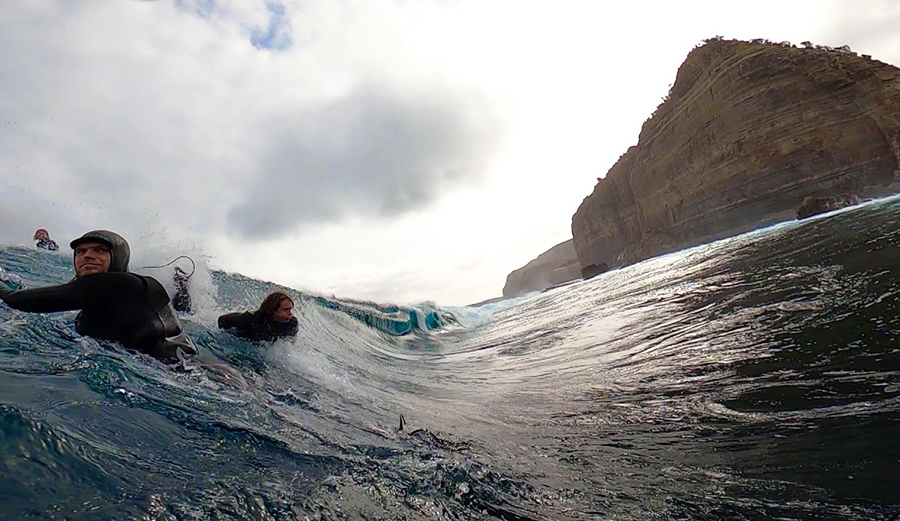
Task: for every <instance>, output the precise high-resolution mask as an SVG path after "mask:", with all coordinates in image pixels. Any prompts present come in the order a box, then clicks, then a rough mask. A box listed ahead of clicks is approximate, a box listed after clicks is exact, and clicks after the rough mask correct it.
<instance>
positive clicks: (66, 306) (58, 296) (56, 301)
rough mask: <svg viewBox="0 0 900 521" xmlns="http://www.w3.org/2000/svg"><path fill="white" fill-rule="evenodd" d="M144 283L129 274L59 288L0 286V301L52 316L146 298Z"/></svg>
mask: <svg viewBox="0 0 900 521" xmlns="http://www.w3.org/2000/svg"><path fill="white" fill-rule="evenodd" d="M146 293H147V289H146V285H145V283H144V280H143V279H141V278H140V277H137V276H135V275H132V274H130V273H95V274H93V275H87V276H85V277H81V278H78V279H75V280H73V281H72V282H69V283H68V284H60V285H58V286H47V287H44V288H34V289H23V290H19V291H11V290H9V289H7V288H5V287H4V286H2V285H0V299H2V300H3V302H6V305H8V306H9V307H11V308H13V309H18V310H19V311H28V312H32V313H53V312H57V311H71V310H74V309H82V308H85V307H88V306H90V305H92V304H98V303H107V302H109V301H110V300H120V301H121V300H134V299H139V298H142V297H143V296H144V295H146Z"/></svg>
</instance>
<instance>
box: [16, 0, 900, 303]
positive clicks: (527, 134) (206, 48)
mask: <svg viewBox="0 0 900 521" xmlns="http://www.w3.org/2000/svg"><path fill="white" fill-rule="evenodd" d="M896 27H900V2H897V1H895V0H884V1H879V0H853V1H852V2H851V1H844V0H809V1H792V0H779V1H769V0H759V1H756V2H752V3H746V2H743V3H739V4H738V3H734V2H722V1H702V0H693V1H692V0H683V1H681V2H670V1H659V2H652V1H644V2H641V1H634V2H614V3H613V2H596V1H588V0H583V1H569V0H554V1H552V2H550V1H527V0H525V1H522V0H508V1H507V0H504V1H501V0H418V1H415V2H413V1H408V0H311V1H308V0H120V1H116V2H110V1H109V0H13V1H7V2H2V3H0V243H3V244H27V243H29V242H30V238H31V235H32V233H33V232H34V230H35V229H36V228H38V227H46V228H48V229H49V230H50V232H51V235H52V236H53V237H54V238H56V239H57V240H58V241H59V242H60V243H61V244H62V243H63V242H68V241H69V240H71V239H72V238H74V237H76V236H78V235H80V234H81V233H83V232H85V231H87V230H90V229H97V228H104V229H111V230H115V231H117V232H119V233H121V234H122V235H124V236H125V237H126V238H127V239H128V240H129V242H130V243H131V245H132V250H133V251H134V252H135V254H136V256H137V257H138V258H145V259H146V258H153V259H163V258H166V256H172V257H174V256H175V255H180V254H185V253H187V254H191V255H193V256H196V257H198V259H202V260H203V261H204V262H205V263H206V264H208V265H209V266H211V267H213V268H217V269H223V270H225V271H229V272H238V273H243V274H245V275H248V276H252V277H255V278H260V279H263V280H269V281H273V282H277V283H279V284H283V285H286V286H290V287H294V288H297V289H301V290H307V291H312V292H315V293H320V294H328V295H332V294H333V295H336V296H338V297H349V298H358V299H371V300H375V301H378V302H393V303H399V304H410V303H416V302H423V301H434V302H437V303H438V304H443V305H464V304H468V303H473V302H477V301H481V300H484V299H488V298H491V297H496V296H499V295H500V294H501V290H502V288H503V285H504V282H505V279H506V276H507V275H508V274H509V272H511V271H512V270H514V269H517V268H519V267H521V266H523V265H524V264H526V263H527V262H528V261H530V260H531V259H533V258H534V257H537V256H538V255H539V254H540V253H542V252H544V251H546V250H547V249H549V248H550V247H552V246H554V245H555V244H558V243H560V242H562V241H565V240H567V239H569V238H571V218H572V215H573V214H574V212H575V210H576V209H577V208H578V205H579V204H580V203H581V201H582V200H583V199H584V198H585V197H586V196H587V195H589V194H590V193H591V191H592V190H593V187H594V185H595V184H596V182H597V178H598V177H603V176H604V175H605V174H606V172H607V171H608V170H609V168H610V167H611V166H612V165H613V164H614V163H615V161H616V160H617V159H618V157H619V156H620V155H621V154H622V153H624V152H625V150H627V148H628V147H629V146H632V145H634V144H636V143H637V139H638V134H639V132H640V127H641V125H642V124H643V122H644V120H646V119H647V117H648V116H649V115H650V114H651V113H652V112H653V111H654V109H655V108H656V106H657V105H658V104H659V103H660V102H661V100H662V98H663V96H665V95H666V93H667V92H668V90H669V87H670V85H671V84H672V82H673V81H674V79H675V73H676V71H677V69H678V66H679V65H680V64H681V63H682V62H683V61H684V59H685V57H686V55H687V53H688V52H689V51H690V50H691V49H692V48H693V47H694V46H696V45H697V44H699V43H700V42H701V41H702V40H704V39H706V38H711V37H713V36H716V35H722V36H724V37H726V38H738V39H754V38H766V39H769V40H773V41H784V40H787V41H791V42H793V43H795V44H799V43H800V42H802V41H806V40H809V41H812V42H813V43H816V44H821V45H829V46H832V47H838V46H841V45H845V44H846V45H850V47H851V48H852V49H853V50H854V51H856V52H858V53H860V54H870V55H872V56H873V57H874V58H876V59H880V60H882V61H885V62H887V63H891V64H895V65H900V39H898V38H896V37H895V33H896V31H895V28H896Z"/></svg>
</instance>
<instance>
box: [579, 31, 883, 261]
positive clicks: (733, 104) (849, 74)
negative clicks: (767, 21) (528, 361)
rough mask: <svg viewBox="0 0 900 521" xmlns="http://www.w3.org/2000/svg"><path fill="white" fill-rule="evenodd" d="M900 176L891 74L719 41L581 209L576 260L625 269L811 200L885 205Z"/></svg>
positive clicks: (835, 57)
mask: <svg viewBox="0 0 900 521" xmlns="http://www.w3.org/2000/svg"><path fill="white" fill-rule="evenodd" d="M898 163H900V70H898V69H897V68H896V67H893V66H890V65H887V64H884V63H881V62H878V61H874V60H871V59H868V58H866V57H860V56H857V55H856V54H854V53H852V52H847V51H845V50H834V49H829V48H822V47H817V46H816V47H814V46H812V45H810V46H809V47H808V48H803V49H801V48H796V47H793V46H791V45H786V44H771V43H767V42H762V41H757V40H754V41H753V42H740V41H726V40H721V39H718V38H717V39H714V40H711V41H708V42H707V43H705V44H704V45H703V46H700V47H698V48H696V49H694V50H693V51H692V52H691V53H690V54H689V55H688V57H687V59H686V61H685V62H684V63H683V64H682V66H681V67H680V68H679V70H678V74H677V76H676V79H675V83H674V84H673V86H672V90H671V92H670V93H669V96H668V98H667V99H666V100H665V101H664V102H663V103H662V104H661V105H660V106H659V107H658V108H657V110H656V112H655V113H654V114H653V115H652V116H651V117H650V119H648V120H647V121H646V122H645V123H644V126H643V128H642V129H641V133H640V137H639V140H638V144H637V145H636V146H633V147H631V148H629V149H628V151H627V152H626V153H625V154H624V155H623V156H622V157H621V158H620V159H619V160H618V162H616V164H615V165H613V167H612V168H611V169H610V170H609V172H608V173H607V175H606V177H605V178H604V179H602V180H600V182H598V183H597V185H596V187H595V188H594V191H593V193H592V194H591V195H590V196H588V197H587V198H585V200H584V201H583V202H582V204H581V206H580V207H579V208H578V211H577V212H576V213H575V215H574V216H573V217H572V235H573V239H574V246H575V250H576V252H577V254H578V260H579V261H580V263H581V265H582V266H585V267H586V268H585V270H588V267H603V266H606V267H608V268H616V267H620V266H623V265H626V264H630V263H634V262H637V261H640V260H643V259H647V258H649V257H652V256H655V255H659V254H662V253H666V252H670V251H675V250H678V249H681V248H684V247H688V246H692V245H696V244H700V243H703V242H706V241H709V240H713V239H717V238H721V237H725V236H729V235H734V234H737V233H742V232H745V231H748V230H751V229H754V228H757V227H759V226H762V225H766V224H770V223H774V222H777V221H783V220H789V219H792V218H794V216H795V212H796V209H797V206H798V204H799V203H800V202H801V201H802V200H803V198H804V197H807V196H813V197H830V196H835V195H837V194H846V193H858V194H865V195H868V196H872V195H881V194H886V193H889V192H890V191H892V190H894V188H896V185H893V186H888V185H890V184H891V183H893V182H894V172H895V171H897V170H898ZM594 271H596V270H594ZM584 275H585V276H588V275H589V273H587V272H585V273H584Z"/></svg>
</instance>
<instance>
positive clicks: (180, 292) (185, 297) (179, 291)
mask: <svg viewBox="0 0 900 521" xmlns="http://www.w3.org/2000/svg"><path fill="white" fill-rule="evenodd" d="M172 278H173V279H174V281H175V296H174V297H172V307H173V308H175V311H178V312H180V313H187V314H189V315H190V314H193V313H194V310H193V309H192V308H191V294H190V292H189V291H188V284H189V282H190V280H191V276H190V275H188V274H187V273H185V272H184V270H182V269H181V268H178V267H176V268H175V274H174V275H173V276H172Z"/></svg>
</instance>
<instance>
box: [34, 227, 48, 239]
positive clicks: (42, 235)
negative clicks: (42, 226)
mask: <svg viewBox="0 0 900 521" xmlns="http://www.w3.org/2000/svg"><path fill="white" fill-rule="evenodd" d="M35 235H36V237H35V238H36V239H37V240H39V241H46V240H47V239H49V238H50V236H49V235H47V232H45V231H44V230H41V231H39V232H37V233H36V234H35Z"/></svg>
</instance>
